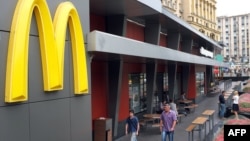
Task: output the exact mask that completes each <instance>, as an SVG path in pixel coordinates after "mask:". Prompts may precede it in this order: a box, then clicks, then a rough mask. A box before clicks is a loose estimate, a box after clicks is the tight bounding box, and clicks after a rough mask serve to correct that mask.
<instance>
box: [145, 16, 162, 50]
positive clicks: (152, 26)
mask: <svg viewBox="0 0 250 141" xmlns="http://www.w3.org/2000/svg"><path fill="white" fill-rule="evenodd" d="M160 30H161V25H160V24H159V23H157V22H152V21H146V26H145V42H147V43H151V44H155V45H158V44H159V41H160Z"/></svg>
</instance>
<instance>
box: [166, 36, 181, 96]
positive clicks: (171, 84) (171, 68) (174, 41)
mask: <svg viewBox="0 0 250 141" xmlns="http://www.w3.org/2000/svg"><path fill="white" fill-rule="evenodd" d="M180 39H181V34H180V33H172V32H169V33H168V36H167V42H168V46H167V47H168V48H171V49H174V50H178V49H179V45H180ZM176 74H177V62H172V61H169V62H168V90H169V98H170V99H174V95H175V93H176V92H175V90H176V89H177V84H176V83H177V82H176Z"/></svg>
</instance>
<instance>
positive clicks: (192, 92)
mask: <svg viewBox="0 0 250 141" xmlns="http://www.w3.org/2000/svg"><path fill="white" fill-rule="evenodd" d="M195 97H196V80H195V66H194V65H191V67H190V73H189V80H188V91H187V98H188V99H194V98H195Z"/></svg>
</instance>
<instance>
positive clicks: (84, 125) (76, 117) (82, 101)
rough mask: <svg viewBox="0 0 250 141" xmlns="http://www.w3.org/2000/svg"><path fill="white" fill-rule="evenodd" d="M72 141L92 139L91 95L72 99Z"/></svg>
mask: <svg viewBox="0 0 250 141" xmlns="http://www.w3.org/2000/svg"><path fill="white" fill-rule="evenodd" d="M70 110H71V113H70V114H71V117H70V119H71V141H92V122H91V121H92V117H91V96H90V95H86V96H77V97H72V98H71V99H70Z"/></svg>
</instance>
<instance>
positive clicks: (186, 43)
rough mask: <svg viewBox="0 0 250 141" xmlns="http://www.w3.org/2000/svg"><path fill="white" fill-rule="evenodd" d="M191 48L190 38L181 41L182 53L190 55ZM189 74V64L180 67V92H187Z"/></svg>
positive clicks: (191, 41)
mask: <svg viewBox="0 0 250 141" xmlns="http://www.w3.org/2000/svg"><path fill="white" fill-rule="evenodd" d="M192 46H193V40H192V38H190V37H187V38H185V39H183V41H182V51H183V52H186V53H191V51H192ZM189 74H190V64H185V65H183V66H182V82H181V83H182V90H183V91H185V92H187V90H188V80H189V76H190V75H189Z"/></svg>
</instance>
